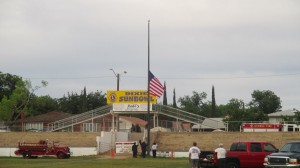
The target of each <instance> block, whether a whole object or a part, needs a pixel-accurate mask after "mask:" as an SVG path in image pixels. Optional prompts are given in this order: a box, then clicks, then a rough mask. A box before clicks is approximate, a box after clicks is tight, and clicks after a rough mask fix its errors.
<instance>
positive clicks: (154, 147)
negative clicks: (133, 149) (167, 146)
mask: <svg viewBox="0 0 300 168" xmlns="http://www.w3.org/2000/svg"><path fill="white" fill-rule="evenodd" d="M151 150H152V155H153V158H156V150H157V144H156V143H155V142H154V143H153V144H152V147H151Z"/></svg>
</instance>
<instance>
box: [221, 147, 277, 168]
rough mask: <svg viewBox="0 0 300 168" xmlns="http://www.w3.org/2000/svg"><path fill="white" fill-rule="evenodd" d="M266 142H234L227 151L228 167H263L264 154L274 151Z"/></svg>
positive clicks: (274, 148)
mask: <svg viewBox="0 0 300 168" xmlns="http://www.w3.org/2000/svg"><path fill="white" fill-rule="evenodd" d="M276 151H277V149H276V147H275V146H274V145H273V144H271V143H268V142H235V143H233V144H232V145H231V147H230V150H229V151H228V152H227V156H226V162H227V167H228V168H263V163H264V158H265V156H267V155H269V154H271V153H273V152H276Z"/></svg>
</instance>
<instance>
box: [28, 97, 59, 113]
mask: <svg viewBox="0 0 300 168" xmlns="http://www.w3.org/2000/svg"><path fill="white" fill-rule="evenodd" d="M57 109H58V102H57V100H56V99H53V98H51V97H50V96H49V95H46V96H36V95H32V97H31V102H30V103H29V109H28V113H27V114H28V115H33V116H34V115H39V114H44V113H47V112H49V111H54V110H57Z"/></svg>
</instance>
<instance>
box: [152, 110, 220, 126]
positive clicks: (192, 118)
mask: <svg viewBox="0 0 300 168" xmlns="http://www.w3.org/2000/svg"><path fill="white" fill-rule="evenodd" d="M152 107H153V110H154V111H157V112H158V114H163V115H166V116H169V117H172V118H175V119H178V120H181V121H186V122H189V123H193V124H199V125H202V126H206V127H209V128H211V129H216V130H217V129H219V127H218V126H221V125H224V123H223V122H220V121H217V120H213V119H210V118H207V117H203V116H200V115H197V114H193V113H189V112H186V111H183V110H180V109H177V108H173V107H170V106H165V105H158V104H155V105H153V106H152ZM204 120H206V121H209V122H207V123H209V124H207V125H206V124H205V123H203V121H204Z"/></svg>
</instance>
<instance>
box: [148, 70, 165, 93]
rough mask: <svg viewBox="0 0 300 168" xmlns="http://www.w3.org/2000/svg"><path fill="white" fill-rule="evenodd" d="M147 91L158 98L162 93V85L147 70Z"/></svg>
mask: <svg viewBox="0 0 300 168" xmlns="http://www.w3.org/2000/svg"><path fill="white" fill-rule="evenodd" d="M149 82H150V84H149V92H150V94H152V95H154V96H156V97H158V98H160V97H161V95H162V94H163V93H164V91H165V89H164V86H163V85H162V84H161V83H160V82H159V80H158V79H157V78H156V77H155V76H154V75H153V74H152V73H151V72H150V71H149Z"/></svg>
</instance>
